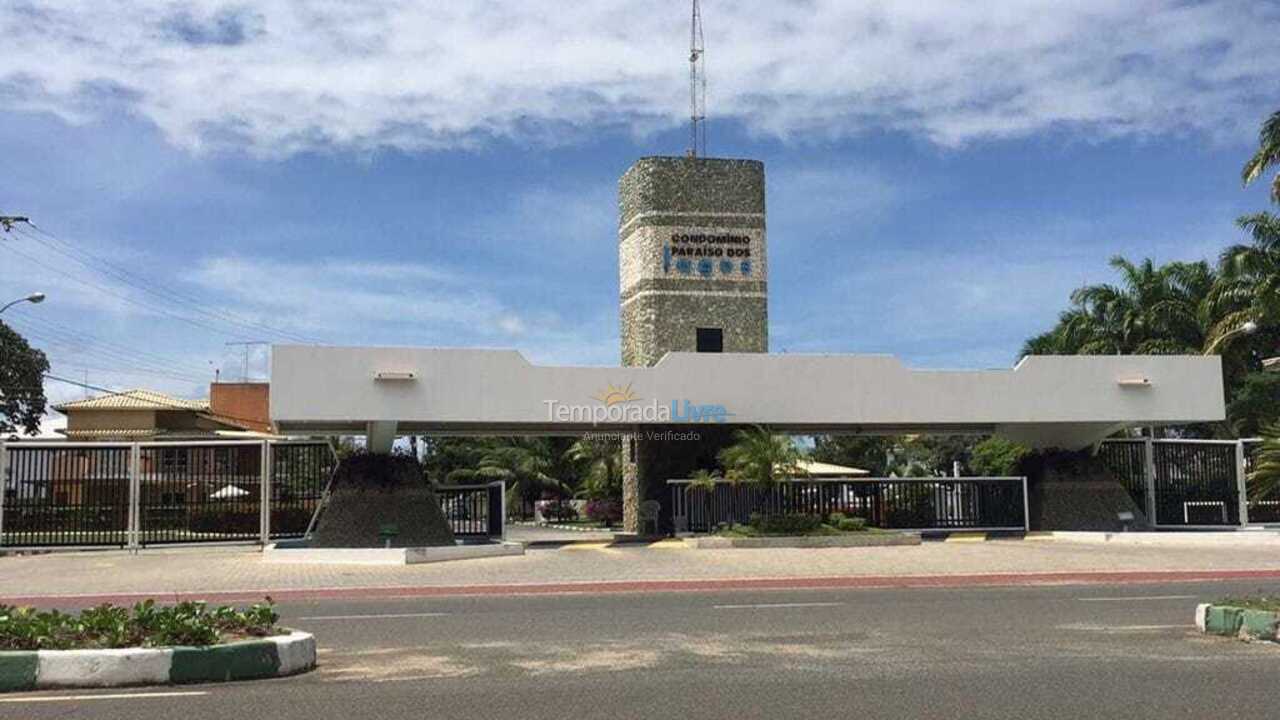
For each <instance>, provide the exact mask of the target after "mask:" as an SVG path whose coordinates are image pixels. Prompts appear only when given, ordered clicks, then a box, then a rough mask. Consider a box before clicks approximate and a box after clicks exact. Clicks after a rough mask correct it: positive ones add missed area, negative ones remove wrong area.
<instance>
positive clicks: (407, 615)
mask: <svg viewBox="0 0 1280 720" xmlns="http://www.w3.org/2000/svg"><path fill="white" fill-rule="evenodd" d="M448 614H449V613H444V612H421V613H385V614H382V615H308V616H306V617H300V618H298V619H299V620H391V619H395V618H424V617H444V616H445V615H448Z"/></svg>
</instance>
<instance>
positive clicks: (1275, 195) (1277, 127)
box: [1241, 110, 1280, 203]
mask: <svg viewBox="0 0 1280 720" xmlns="http://www.w3.org/2000/svg"><path fill="white" fill-rule="evenodd" d="M1276 164H1280V110H1277V111H1276V112H1274V113H1272V114H1271V117H1269V118H1267V120H1266V121H1265V122H1263V123H1262V130H1260V131H1259V132H1258V152H1256V153H1254V154H1253V157H1251V158H1249V162H1247V163H1245V164H1244V171H1243V172H1242V173H1241V179H1242V180H1244V184H1245V185H1248V184H1249V183H1251V182H1253V181H1254V180H1257V179H1258V178H1259V177H1260V176H1261V175H1262V173H1264V172H1266V171H1267V169H1268V168H1270V167H1271V166H1273V165H1276ZM1271 200H1272V202H1277V203H1280V174H1277V175H1276V177H1275V179H1274V180H1272V181H1271Z"/></svg>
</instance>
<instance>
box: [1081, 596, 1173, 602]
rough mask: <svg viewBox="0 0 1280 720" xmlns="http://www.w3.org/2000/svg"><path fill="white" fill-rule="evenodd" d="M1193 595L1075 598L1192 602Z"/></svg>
mask: <svg viewBox="0 0 1280 720" xmlns="http://www.w3.org/2000/svg"><path fill="white" fill-rule="evenodd" d="M1195 598H1196V596H1195V595H1129V596H1125V597H1087V598H1076V599H1077V600H1079V601H1080V602H1144V601H1148V600H1194V599H1195Z"/></svg>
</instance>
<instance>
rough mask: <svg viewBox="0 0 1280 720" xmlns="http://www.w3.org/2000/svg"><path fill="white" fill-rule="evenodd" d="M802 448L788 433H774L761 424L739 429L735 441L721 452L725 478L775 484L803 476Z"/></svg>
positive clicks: (735, 434)
mask: <svg viewBox="0 0 1280 720" xmlns="http://www.w3.org/2000/svg"><path fill="white" fill-rule="evenodd" d="M803 457H804V456H803V455H802V454H801V452H800V448H798V447H796V445H795V443H793V442H792V441H791V438H789V437H787V436H785V435H774V434H772V433H770V432H769V431H768V430H766V429H765V428H762V427H754V428H749V429H746V430H739V431H738V432H736V433H734V443H733V444H732V445H730V446H729V447H726V448H724V449H723V450H721V451H720V455H719V459H720V464H721V465H723V466H724V469H725V477H726V478H728V479H730V480H732V481H734V482H738V481H744V482H753V483H760V484H762V485H772V484H773V483H775V482H777V481H778V480H781V479H784V478H788V477H802V476H803V475H804V474H805V472H804V469H803V468H802V467H801V466H800V461H801V460H802V459H803Z"/></svg>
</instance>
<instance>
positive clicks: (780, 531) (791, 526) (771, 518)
mask: <svg viewBox="0 0 1280 720" xmlns="http://www.w3.org/2000/svg"><path fill="white" fill-rule="evenodd" d="M750 525H751V527H753V528H755V529H756V530H757V531H759V532H760V533H762V534H764V535H804V534H805V533H809V532H813V531H814V530H817V529H818V528H819V527H821V526H822V518H821V517H820V516H818V515H808V514H805V513H788V514H785V515H761V514H760V513H752V515H751V521H750Z"/></svg>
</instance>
